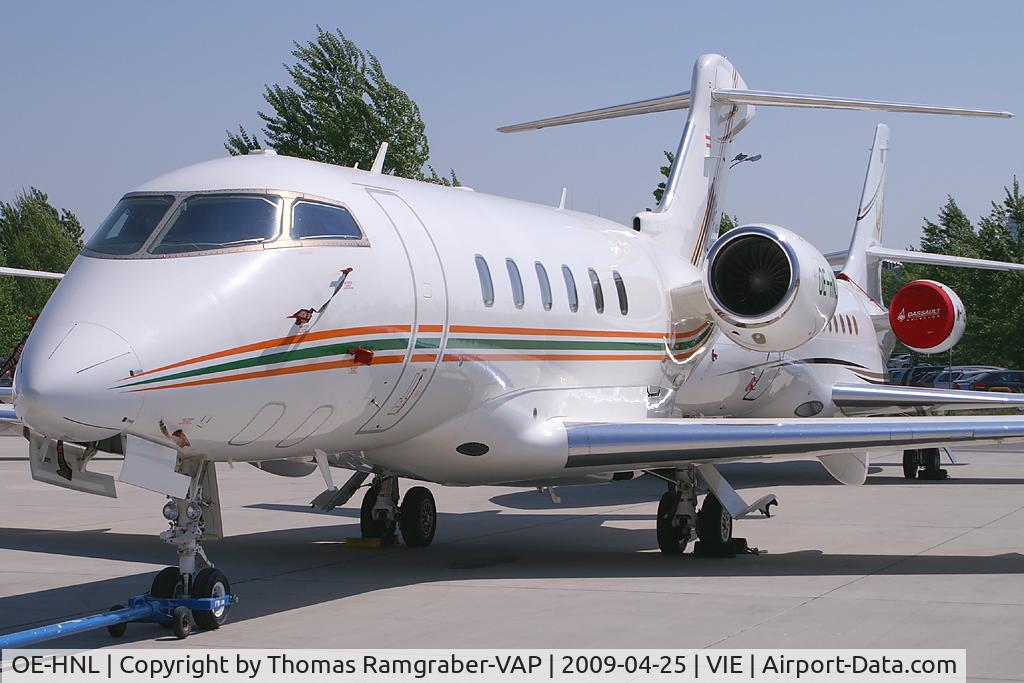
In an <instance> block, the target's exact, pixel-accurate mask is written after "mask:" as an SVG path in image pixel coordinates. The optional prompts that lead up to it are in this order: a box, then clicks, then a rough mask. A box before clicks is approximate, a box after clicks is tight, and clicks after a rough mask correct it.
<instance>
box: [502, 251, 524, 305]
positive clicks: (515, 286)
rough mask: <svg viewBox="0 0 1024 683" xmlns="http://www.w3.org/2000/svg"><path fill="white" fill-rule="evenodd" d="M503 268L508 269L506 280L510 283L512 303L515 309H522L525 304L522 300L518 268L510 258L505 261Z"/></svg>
mask: <svg viewBox="0 0 1024 683" xmlns="http://www.w3.org/2000/svg"><path fill="white" fill-rule="evenodd" d="M505 268H507V269H508V279H509V282H511V283H512V301H513V302H515V305H516V308H522V307H523V304H524V303H525V299H524V298H523V278H521V277H520V276H519V266H517V265H516V262H515V261H513V260H512V259H510V258H507V259H505Z"/></svg>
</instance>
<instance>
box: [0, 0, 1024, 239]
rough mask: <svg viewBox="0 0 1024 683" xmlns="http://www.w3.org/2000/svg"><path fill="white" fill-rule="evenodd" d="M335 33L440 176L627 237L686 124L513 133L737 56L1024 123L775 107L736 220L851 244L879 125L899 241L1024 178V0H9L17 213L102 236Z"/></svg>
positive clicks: (798, 81) (777, 80)
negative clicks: (310, 45) (1000, 113)
mask: <svg viewBox="0 0 1024 683" xmlns="http://www.w3.org/2000/svg"><path fill="white" fill-rule="evenodd" d="M317 23H319V24H321V25H322V26H324V27H326V28H331V29H333V28H341V29H342V30H343V31H344V32H345V33H346V35H347V36H348V37H350V38H352V39H353V40H354V41H355V42H356V43H357V44H358V45H360V46H361V47H363V48H364V49H368V50H371V51H372V52H374V53H375V54H376V55H377V56H378V57H379V58H380V60H381V62H382V63H383V66H384V68H385V71H386V73H387V74H388V76H389V77H390V78H391V80H392V81H394V82H395V83H396V84H398V85H399V86H401V87H402V88H404V89H405V90H406V91H407V92H409V94H410V95H411V96H412V97H413V98H414V99H415V100H416V101H417V102H418V103H419V104H420V107H421V109H422V112H423V117H424V119H425V121H426V124H427V134H428V136H429V139H430V143H431V150H432V159H431V160H432V163H433V164H434V165H435V166H437V167H438V168H439V169H447V168H449V167H451V168H454V169H455V170H456V171H457V173H458V174H459V177H460V178H461V179H462V180H463V182H464V183H465V184H467V185H470V186H472V187H475V188H476V189H478V190H483V191H487V192H493V193H497V194H504V195H509V196H513V197H518V198H522V199H527V200H531V201H538V202H549V203H553V202H557V200H558V196H559V192H560V188H561V187H562V186H563V185H567V186H568V187H569V188H570V192H571V197H572V204H573V206H574V208H576V209H578V210H583V211H589V212H592V213H600V214H601V215H604V216H606V217H610V218H614V219H616V220H620V221H628V220H629V219H630V217H631V216H632V214H633V213H634V212H635V211H636V210H638V209H641V208H644V207H646V206H651V205H652V204H653V199H652V198H651V195H650V191H651V189H652V188H653V186H654V185H655V184H656V183H657V181H658V180H659V176H658V170H657V169H658V166H659V165H660V163H661V161H662V158H661V151H662V150H663V149H674V148H675V146H676V143H677V139H678V135H679V131H680V129H681V127H682V122H683V118H684V116H685V112H672V113H665V114H658V115H653V116H648V117H637V118H631V119H620V120H617V121H608V122H601V123H592V124H587V125H581V126H574V127H568V128H560V129H553V130H548V131H542V132H539V133H531V134H519V135H501V134H499V133H496V132H495V131H494V128H495V127H496V126H498V125H501V124H505V123H512V122H517V121H521V120H525V119H531V118H537V117H541V116H546V115H552V114H558V113H566V112H571V111H577V110H580V109H587V108H591V107H595V106H600V105H605V104H612V103H618V102H625V101H630V100H635V99H641V98H645V97H653V96H657V95H663V94H668V93H673V92H677V91H680V90H685V89H687V88H688V86H689V77H690V70H691V67H692V64H693V61H694V59H695V58H696V56H697V55H698V54H700V53H702V52H721V53H723V54H725V55H726V56H728V57H729V58H730V59H731V60H732V61H733V63H734V64H736V65H737V67H738V68H739V70H740V72H741V73H742V74H743V75H744V78H745V79H746V81H747V84H748V85H749V86H750V87H751V88H755V89H769V90H788V91H795V92H808V93H821V94H833V95H847V96H854V97H877V98H887V99H893V100H903V101H910V102H923V103H936V104H952V105H963V106H974V107H988V108H997V109H1008V110H1010V111H1015V112H1016V113H1017V114H1018V115H1019V118H1017V119H1012V120H1010V121H1001V120H987V119H960V118H954V117H925V116H919V115H907V114H902V115H901V114H892V115H882V114H874V113H865V112H820V111H802V110H781V109H771V110H769V109H764V108H762V109H761V110H760V111H759V113H758V116H757V119H756V120H755V121H754V123H753V124H752V126H751V127H750V128H748V130H747V131H746V132H745V133H744V134H743V135H742V136H741V137H740V138H739V141H738V143H737V151H743V152H747V153H749V154H754V153H761V154H763V155H764V158H763V160H762V161H761V162H759V163H757V164H754V165H744V166H742V167H740V168H739V169H737V172H736V174H735V175H734V177H733V180H732V182H731V185H730V188H729V194H728V196H727V197H726V198H725V204H724V208H725V209H726V210H727V211H728V212H729V213H733V214H737V215H738V216H739V218H740V220H741V221H743V222H747V221H756V220H761V221H770V222H775V223H780V224H783V225H787V226H789V227H792V228H793V229H795V230H797V231H798V232H800V233H802V234H804V235H805V236H807V237H808V238H809V239H811V240H812V241H813V242H814V243H815V244H817V245H818V246H819V248H821V249H822V250H824V251H829V250H834V249H840V248H845V247H846V245H847V241H848V239H849V231H850V228H851V226H852V222H853V217H854V214H855V211H856V204H857V198H858V195H859V192H860V185H861V183H862V180H863V174H864V165H865V163H866V160H867V148H868V146H869V144H870V140H871V136H872V132H873V128H874V124H875V123H877V122H879V121H885V122H887V123H889V125H890V126H891V128H892V148H893V151H892V155H891V165H890V169H889V184H888V195H887V204H886V225H887V228H886V239H885V242H886V244H887V245H889V246H895V247H902V246H905V245H907V244H910V243H915V244H916V242H917V239H918V234H919V231H920V226H921V223H922V217H923V216H934V215H935V213H936V212H937V211H938V209H939V207H940V206H941V204H942V203H943V202H944V200H945V196H946V194H952V195H953V196H954V197H955V198H956V199H957V200H958V201H959V202H960V204H961V206H962V207H963V208H964V210H965V211H966V212H967V214H968V215H969V216H970V217H971V218H972V220H973V219H976V218H977V217H978V215H979V214H983V213H986V212H987V211H988V208H989V202H990V201H991V200H993V199H998V198H999V197H1000V196H1001V194H1002V187H1003V186H1004V185H1006V184H1008V183H1009V182H1010V180H1011V178H1012V176H1013V175H1014V174H1015V173H1020V172H1021V171H1022V170H1024V161H1022V153H1024V88H1022V87H1021V86H1020V83H1021V75H1022V73H1021V67H1022V62H1024V59H1022V57H1021V55H1022V52H1021V39H1020V34H1019V31H1020V28H1021V26H1022V25H1024V3H1019V2H1002V3H965V2H891V1H889V2H864V1H862V2H857V3H842V4H840V3H823V2H802V3H796V2H793V3H783V2H779V3H754V2H750V3H708V2H704V3H682V2H671V3H667V2H666V3H610V2H609V3H598V2H582V1H580V2H563V3H551V2H532V1H531V2H528V1H520V2H515V3H501V4H498V3H487V2H483V3H479V2H478V3H469V2H466V3H454V2H442V1H435V2H430V3H411V2H410V3H404V2H391V3H368V2H360V3H357V2H342V1H340V0H333V1H329V2H296V3H287V4H286V3H280V2H275V3H270V2H174V3H152V2H137V1H135V2H92V3H70V2H69V3H52V2H32V3H29V2H16V3H15V2H11V3H6V4H5V6H4V10H3V23H2V25H0V85H2V91H0V92H2V93H3V101H2V105H0V159H2V162H0V199H3V200H7V201H9V200H11V199H12V198H13V197H14V196H15V194H16V193H17V192H18V191H19V190H20V189H21V188H23V187H28V186H32V185H34V186H37V187H39V188H40V189H42V190H43V191H45V192H47V193H49V195H50V198H51V201H53V202H54V203H55V204H57V205H58V206H61V207H66V208H69V209H71V210H73V211H74V212H75V213H77V214H78V216H79V217H80V218H81V219H82V222H83V224H84V225H85V226H86V231H87V232H91V230H92V229H93V228H94V227H95V225H96V224H97V223H98V222H99V221H100V220H102V218H103V216H104V215H106V213H107V211H108V210H109V209H110V207H111V206H113V204H114V203H115V202H116V200H117V199H118V197H119V196H120V195H121V194H123V193H124V192H126V191H128V190H130V189H132V188H133V187H135V186H136V185H139V184H141V183H142V182H143V181H145V180H146V179H148V178H150V177H152V176H155V175H158V174H160V173H162V172H164V171H167V170H170V169H173V168H175V167H179V166H183V165H186V164H189V163H193V162H196V161H201V160H204V159H209V158H212V157H216V156H219V155H222V154H225V152H224V149H223V147H222V143H223V141H224V138H225V132H224V131H225V129H235V128H236V127H237V125H238V124H239V123H242V124H245V125H246V127H247V128H250V129H251V128H256V127H258V126H257V124H258V122H259V121H258V119H257V117H256V111H257V110H258V109H261V108H265V104H264V102H263V100H262V91H263V85H264V84H265V83H268V82H282V81H285V80H286V79H287V75H286V74H285V72H284V69H283V67H282V63H283V62H284V61H286V60H287V61H291V56H290V54H289V50H290V48H291V41H292V40H300V41H304V40H308V39H310V38H312V37H314V36H315V25H316V24H317Z"/></svg>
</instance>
